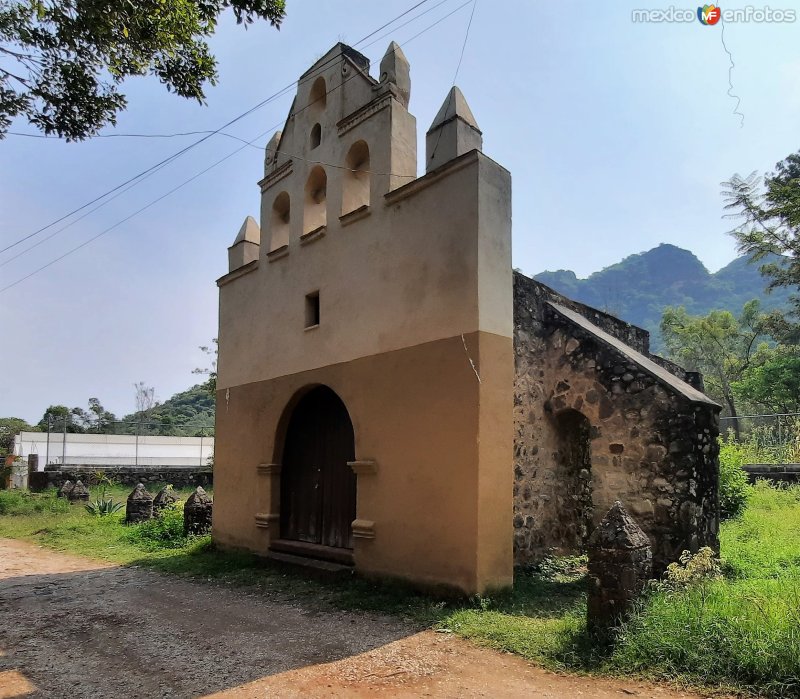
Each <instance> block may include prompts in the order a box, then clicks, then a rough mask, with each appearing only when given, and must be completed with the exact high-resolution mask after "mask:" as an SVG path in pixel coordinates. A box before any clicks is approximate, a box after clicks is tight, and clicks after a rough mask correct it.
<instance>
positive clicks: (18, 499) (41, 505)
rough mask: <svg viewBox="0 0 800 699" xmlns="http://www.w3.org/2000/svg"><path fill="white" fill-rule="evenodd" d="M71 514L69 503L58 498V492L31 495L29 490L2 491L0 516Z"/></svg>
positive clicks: (0, 492)
mask: <svg viewBox="0 0 800 699" xmlns="http://www.w3.org/2000/svg"><path fill="white" fill-rule="evenodd" d="M61 512H69V501H67V500H66V499H64V498H57V497H56V491H55V490H50V491H48V492H47V493H30V492H28V491H27V490H0V515H8V516H15V517H24V516H30V515H34V514H39V513H47V514H58V513H61Z"/></svg>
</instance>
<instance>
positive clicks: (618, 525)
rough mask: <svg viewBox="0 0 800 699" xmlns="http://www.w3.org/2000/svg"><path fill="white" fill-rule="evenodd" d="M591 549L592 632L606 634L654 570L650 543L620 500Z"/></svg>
mask: <svg viewBox="0 0 800 699" xmlns="http://www.w3.org/2000/svg"><path fill="white" fill-rule="evenodd" d="M588 549H589V598H588V601H587V622H588V627H589V630H590V631H593V632H595V633H597V634H598V635H601V636H603V635H607V634H608V633H609V632H611V631H612V630H613V629H614V627H616V626H618V625H619V623H620V622H621V621H623V620H624V618H625V617H626V616H627V614H628V613H629V612H630V611H631V608H632V606H633V603H634V601H635V600H636V598H637V597H638V596H639V595H640V594H641V592H642V590H643V589H644V587H645V585H646V584H647V581H648V580H649V579H650V577H651V574H652V570H653V551H652V549H651V548H650V540H649V539H648V538H647V535H646V534H645V533H644V532H643V531H642V530H641V528H640V527H639V525H638V524H636V522H635V521H634V520H633V518H632V517H631V516H630V515H629V514H628V513H627V512H626V511H625V508H624V507H623V506H622V503H621V502H620V501H619V500H617V501H616V502H615V503H614V504H613V505H612V507H611V509H610V510H609V511H608V512H607V513H606V516H605V517H603V521H602V522H600V525H599V526H598V527H597V529H595V530H594V532H592V535H591V536H590V537H589V542H588Z"/></svg>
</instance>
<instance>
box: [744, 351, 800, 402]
mask: <svg viewBox="0 0 800 699" xmlns="http://www.w3.org/2000/svg"><path fill="white" fill-rule="evenodd" d="M732 388H733V392H734V394H735V395H736V397H737V400H738V401H739V402H740V403H741V404H745V405H751V406H753V407H754V408H755V409H757V410H760V411H763V412H766V413H798V412H800V346H798V345H777V346H769V345H762V346H760V347H759V348H758V350H757V351H756V353H755V354H754V355H753V356H752V358H751V361H750V364H749V365H748V366H747V367H745V369H744V371H743V372H742V374H741V377H740V378H739V380H738V381H736V382H735V383H734V384H733V386H732Z"/></svg>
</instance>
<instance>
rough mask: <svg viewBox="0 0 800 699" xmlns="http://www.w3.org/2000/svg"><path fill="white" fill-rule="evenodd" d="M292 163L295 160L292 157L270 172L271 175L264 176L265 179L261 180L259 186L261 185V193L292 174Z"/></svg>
mask: <svg viewBox="0 0 800 699" xmlns="http://www.w3.org/2000/svg"><path fill="white" fill-rule="evenodd" d="M292 163H293V161H292V160H291V158H290V159H289V160H287V161H286V162H285V163H284V164H283V165H281V166H279V167H278V168H277V169H276V170H275V171H274V172H271V173H269V175H267V176H266V177H264V179H263V180H260V181H259V183H258V186H259V187H261V193H262V194H263V193H264V192H266V191H267V190H268V189H269V188H270V187H272V185H274V184H275V183H276V182H279V181H280V180H282V179H283V178H284V177H288V176H289V175H291V174H292Z"/></svg>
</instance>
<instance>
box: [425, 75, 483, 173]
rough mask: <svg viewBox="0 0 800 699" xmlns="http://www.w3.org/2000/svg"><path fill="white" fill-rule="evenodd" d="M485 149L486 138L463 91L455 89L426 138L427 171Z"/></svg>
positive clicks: (446, 100) (449, 95)
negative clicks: (474, 151) (484, 139)
mask: <svg viewBox="0 0 800 699" xmlns="http://www.w3.org/2000/svg"><path fill="white" fill-rule="evenodd" d="M482 147H483V135H482V134H481V130H480V129H479V128H478V122H477V121H476V120H475V116H474V115H473V113H472V110H471V109H470V108H469V105H468V104H467V100H466V99H464V95H462V94H461V90H459V89H458V88H457V87H455V86H453V87H452V88H451V89H450V92H448V93H447V97H446V98H445V100H444V103H443V104H442V107H441V109H440V110H439V111H438V113H437V114H436V118H435V119H434V120H433V123H432V124H431V128H429V129H428V133H427V134H426V136H425V150H426V155H427V157H426V161H427V163H426V166H425V171H426V172H430V171H431V170H435V169H436V168H437V167H439V166H440V165H444V163H447V162H449V161H451V160H453V159H454V158H457V157H458V156H460V155H464V153H469V152H470V151H472V150H481V148H482Z"/></svg>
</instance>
